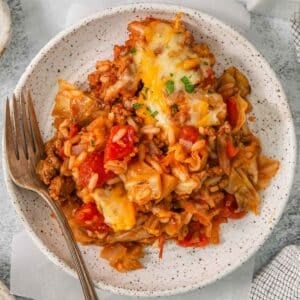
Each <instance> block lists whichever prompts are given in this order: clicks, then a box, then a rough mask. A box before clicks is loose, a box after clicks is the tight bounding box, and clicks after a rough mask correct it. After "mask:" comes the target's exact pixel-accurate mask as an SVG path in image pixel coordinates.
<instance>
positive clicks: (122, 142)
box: [104, 125, 136, 162]
mask: <svg viewBox="0 0 300 300" xmlns="http://www.w3.org/2000/svg"><path fill="white" fill-rule="evenodd" d="M135 139H136V137H135V130H134V128H133V127H132V126H130V125H116V126H113V127H112V128H111V130H110V135H109V138H108V142H107V144H106V147H105V150H104V161H105V162H106V161H108V160H121V159H123V158H125V157H126V156H127V155H129V154H130V153H132V151H133V149H134V142H135Z"/></svg>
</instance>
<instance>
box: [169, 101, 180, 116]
mask: <svg viewBox="0 0 300 300" xmlns="http://www.w3.org/2000/svg"><path fill="white" fill-rule="evenodd" d="M178 112H179V107H178V105H177V104H172V105H171V113H172V115H175V114H176V113H178Z"/></svg>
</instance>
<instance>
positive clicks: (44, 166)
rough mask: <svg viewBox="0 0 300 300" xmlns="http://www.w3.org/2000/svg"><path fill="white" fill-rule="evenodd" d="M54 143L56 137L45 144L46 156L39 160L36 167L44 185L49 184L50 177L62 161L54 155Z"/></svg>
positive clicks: (57, 169) (52, 176) (55, 172)
mask: <svg viewBox="0 0 300 300" xmlns="http://www.w3.org/2000/svg"><path fill="white" fill-rule="evenodd" d="M56 145H57V139H52V140H50V141H49V142H47V143H46V144H45V152H46V158H45V159H44V160H41V161H39V163H38V164H37V167H36V172H37V174H38V176H39V177H40V179H41V180H42V181H43V182H44V183H45V184H46V185H49V184H50V182H51V180H52V178H54V177H55V176H56V175H57V174H58V173H59V169H60V166H61V164H62V161H61V160H60V158H59V157H58V156H57V155H56V152H57V148H56Z"/></svg>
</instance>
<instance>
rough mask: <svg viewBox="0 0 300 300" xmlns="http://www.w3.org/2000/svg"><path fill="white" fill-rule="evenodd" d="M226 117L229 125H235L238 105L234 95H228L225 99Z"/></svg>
mask: <svg viewBox="0 0 300 300" xmlns="http://www.w3.org/2000/svg"><path fill="white" fill-rule="evenodd" d="M226 106H227V119H228V122H229V124H230V125H231V127H233V128H234V127H235V126H236V124H237V121H238V107H237V103H236V100H235V98H234V97H230V98H229V99H228V100H227V101H226Z"/></svg>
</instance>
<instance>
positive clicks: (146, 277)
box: [3, 4, 296, 296]
mask: <svg viewBox="0 0 300 300" xmlns="http://www.w3.org/2000/svg"><path fill="white" fill-rule="evenodd" d="M178 11H183V12H184V13H185V14H184V17H183V20H184V22H185V23H186V25H187V26H188V28H189V29H191V30H192V32H193V33H194V35H195V37H196V39H197V40H199V41H200V40H201V41H204V42H206V43H208V44H209V46H210V48H211V49H212V51H213V52H214V54H215V55H216V58H217V65H216V70H217V72H218V73H220V72H221V71H222V70H223V69H224V68H225V67H228V66H231V65H235V66H237V67H238V68H239V69H241V70H242V71H243V72H245V73H246V74H247V76H248V78H249V79H250V82H251V86H252V94H251V101H252V103H253V107H254V114H255V115H256V117H257V121H256V122H255V123H254V124H253V125H252V127H253V130H254V131H255V132H256V133H257V134H258V135H259V136H260V138H261V140H262V144H263V148H264V151H265V152H266V153H267V154H268V155H271V156H272V157H275V158H277V159H279V160H280V162H281V167H280V170H279V173H278V175H277V176H276V178H274V179H273V180H272V183H271V185H270V186H269V187H268V189H266V190H265V191H264V192H263V193H262V207H261V214H260V216H258V217H255V216H254V215H252V214H249V215H248V216H247V217H246V218H244V219H242V220H240V221H232V222H231V221H230V222H229V223H228V224H224V225H223V226H222V234H221V239H222V242H221V244H220V245H218V246H209V247H206V248H204V249H186V248H179V247H176V246H175V245H174V244H168V245H167V247H166V251H165V252H164V258H163V260H159V258H158V253H157V250H152V249H148V253H147V255H146V256H145V258H144V260H143V263H144V265H145V269H142V270H138V271H134V272H130V273H127V274H121V273H118V272H116V271H114V270H113V269H112V268H110V267H109V266H108V265H107V262H106V261H104V260H102V259H99V248H97V247H92V246H91V247H82V251H83V254H84V258H85V260H86V262H87V265H88V268H89V270H90V272H91V275H92V277H93V279H94V281H95V284H96V285H97V286H98V287H99V288H102V289H105V290H109V291H112V292H115V293H119V294H126V295H139V296H159V295H160V296H161V295H172V294H177V293H183V292H186V291H189V290H192V289H195V288H198V287H203V286H205V285H207V284H209V283H212V282H214V281H215V280H217V279H220V278H221V277H223V276H224V275H226V274H228V273H229V272H231V271H233V270H234V269H235V268H237V267H238V266H240V265H241V264H242V263H243V262H245V261H246V260H247V259H248V258H249V257H250V256H251V255H252V254H254V253H255V252H256V251H257V250H258V248H259V247H260V246H261V245H262V244H263V242H264V241H265V239H266V238H267V237H268V235H269V234H270V233H271V231H272V229H273V228H274V226H275V224H276V223H277V221H278V220H279V218H280V216H281V214H282V212H283V209H284V207H285V204H286V202H287V200H288V194H289V190H290V188H291V184H292V180H293V172H294V167H295V154H296V149H295V147H296V146H295V133H294V127H293V122H292V116H291V113H290V110H289V106H288V103H287V100H286V97H285V94H284V92H283V90H282V87H281V85H280V83H279V81H278V80H277V78H276V76H275V74H274V72H273V71H272V69H271V68H270V66H269V65H268V64H267V62H266V61H265V60H264V58H263V57H262V56H261V55H260V54H259V53H258V52H257V50H255V48H254V47H253V46H252V45H251V44H250V43H249V42H248V41H247V40H245V38H243V37H242V36H241V35H240V34H238V33H237V32H236V31H234V30H233V29H231V28H230V27H228V26H226V25H224V24H223V23H221V22H220V21H218V20H216V19H215V18H213V17H211V16H208V15H205V14H203V13H201V12H199V11H195V10H191V9H186V8H183V7H175V6H170V5H160V4H155V5H154V4H148V5H147V4H135V5H130V6H123V7H118V8H113V9H108V10H105V11H102V12H99V13H98V14H96V15H94V16H92V17H89V18H87V19H85V20H84V21H82V22H81V23H79V24H77V25H75V26H73V27H72V28H70V29H67V30H65V31H64V32H62V33H60V34H59V35H58V36H56V37H55V38H54V39H53V40H51V41H50V42H49V43H48V44H47V45H46V46H45V47H44V48H43V49H42V51H41V52H40V53H39V54H38V55H37V56H36V57H35V59H34V60H33V61H32V63H31V64H30V66H29V67H28V68H27V70H26V71H25V73H24V74H23V76H22V78H21V79H20V81H19V83H18V85H17V88H16V93H18V92H19V91H20V89H21V88H23V87H26V88H29V89H31V91H32V92H33V96H34V100H35V106H36V109H37V112H38V117H39V121H40V126H41V129H42V131H43V134H44V137H45V139H46V138H48V137H49V136H50V135H51V122H52V120H51V116H50V112H51V107H52V105H53V101H54V95H55V93H56V91H57V85H56V80H57V78H65V79H67V80H69V81H71V82H76V81H77V82H79V83H83V82H84V81H85V80H86V75H87V74H88V72H89V71H91V70H92V69H93V68H94V64H95V62H96V60H99V59H104V58H107V57H111V56H112V49H113V45H114V44H121V43H123V42H124V40H125V38H126V36H127V35H126V34H127V31H126V28H127V24H128V23H129V22H130V21H132V20H134V19H136V18H144V17H146V16H150V15H152V16H155V17H159V18H166V19H169V18H173V17H174V15H175V14H176V13H177V12H178ZM3 158H4V159H3V161H5V153H4V155H3ZM6 181H7V187H8V190H9V192H10V194H11V198H12V201H13V203H14V205H15V207H16V210H17V211H18V213H19V216H20V218H21V219H22V220H23V222H24V224H25V226H26V228H27V229H28V231H29V232H30V234H31V236H32V238H33V239H34V240H35V241H36V242H37V244H38V245H39V247H40V248H41V249H42V251H44V253H45V254H46V255H47V256H48V257H49V258H50V259H51V260H52V261H54V262H55V263H56V264H58V265H59V266H61V267H62V268H63V269H64V270H66V271H67V272H69V273H71V274H74V270H73V267H72V263H71V259H70V256H69V253H68V250H67V248H66V246H65V243H64V240H63V238H62V236H61V233H60V231H59V229H58V226H57V224H56V222H55V221H54V220H53V219H51V218H50V217H49V215H50V211H49V210H48V209H47V207H46V206H45V205H44V204H43V201H41V200H40V199H39V198H38V197H37V196H36V195H34V194H32V193H30V192H27V191H23V190H20V189H18V188H16V187H15V186H14V185H13V184H12V182H11V181H10V180H9V179H8V176H7V175H6Z"/></svg>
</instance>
